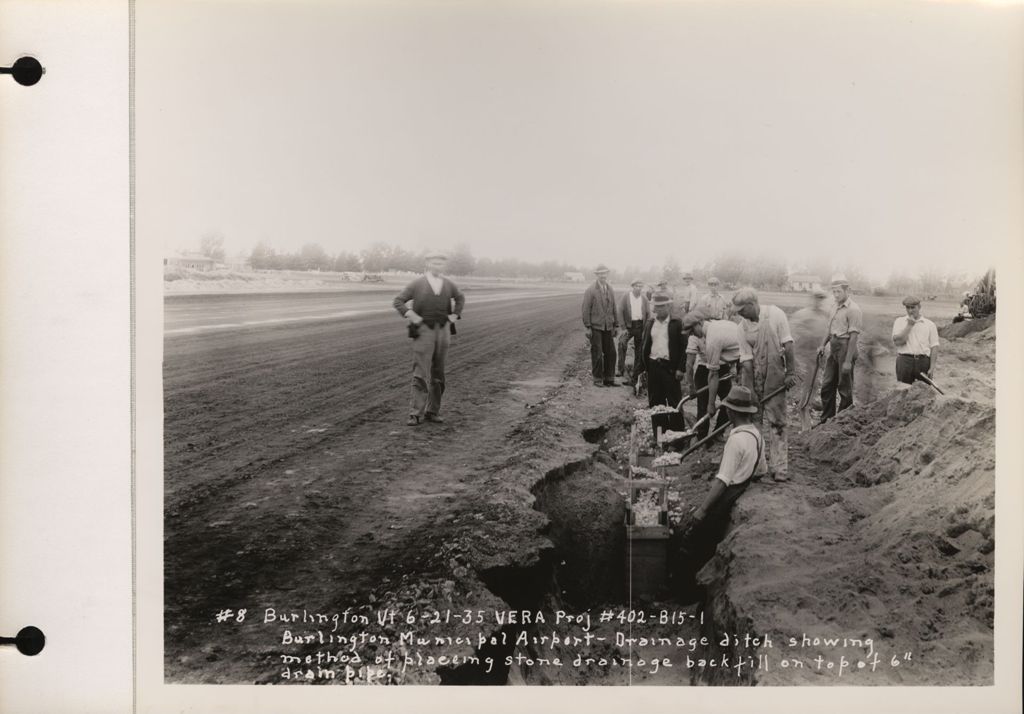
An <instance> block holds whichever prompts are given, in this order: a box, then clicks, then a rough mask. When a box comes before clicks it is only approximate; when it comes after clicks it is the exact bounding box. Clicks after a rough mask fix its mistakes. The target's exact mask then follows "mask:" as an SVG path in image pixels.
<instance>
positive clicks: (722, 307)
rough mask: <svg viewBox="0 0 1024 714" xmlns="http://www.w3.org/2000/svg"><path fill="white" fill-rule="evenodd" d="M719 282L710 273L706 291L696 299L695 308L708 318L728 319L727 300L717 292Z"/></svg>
mask: <svg viewBox="0 0 1024 714" xmlns="http://www.w3.org/2000/svg"><path fill="white" fill-rule="evenodd" d="M721 284H722V283H721V282H720V281H719V280H718V278H716V277H715V276H714V275H712V276H711V277H710V278H708V292H707V293H706V294H704V295H701V297H700V299H699V300H698V301H697V307H696V309H697V310H699V311H700V312H702V313H703V314H704V315H706V316H707V317H708V319H710V320H728V319H729V301H728V300H726V299H725V296H724V295H722V294H721V293H719V292H718V289H719V287H720V286H721Z"/></svg>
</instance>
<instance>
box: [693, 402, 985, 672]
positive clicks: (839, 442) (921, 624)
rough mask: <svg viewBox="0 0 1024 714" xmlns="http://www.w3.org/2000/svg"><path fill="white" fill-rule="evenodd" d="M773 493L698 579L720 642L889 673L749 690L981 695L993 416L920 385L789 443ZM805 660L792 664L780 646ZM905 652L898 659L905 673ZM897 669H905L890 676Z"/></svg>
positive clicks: (764, 488)
mask: <svg viewBox="0 0 1024 714" xmlns="http://www.w3.org/2000/svg"><path fill="white" fill-rule="evenodd" d="M790 470H791V475H792V476H793V479H794V480H793V481H792V482H791V483H789V484H785V485H774V484H772V485H761V484H756V485H755V486H754V487H752V488H751V490H750V491H748V493H747V494H746V495H745V496H744V497H743V498H741V499H740V501H739V502H738V503H737V505H736V508H735V510H734V524H735V526H734V529H733V531H732V532H731V533H730V535H729V536H728V537H727V538H726V540H725V541H724V542H723V545H722V546H721V547H720V549H719V556H718V557H717V558H715V559H714V560H712V561H711V563H709V564H708V567H707V568H705V569H704V571H702V573H701V577H702V579H703V580H704V581H705V582H707V583H708V585H709V593H710V603H709V610H710V612H711V613H712V619H713V620H714V621H715V622H716V624H717V625H718V628H719V629H720V630H721V629H725V630H728V631H739V632H741V633H742V632H743V631H752V632H768V633H770V634H771V636H772V639H773V645H774V647H773V649H771V650H768V649H763V650H761V652H762V653H763V654H767V655H769V656H770V657H773V658H774V660H775V661H778V659H779V658H781V657H784V656H787V655H792V656H798V657H801V658H804V659H805V660H806V659H807V658H809V657H810V658H813V657H815V656H817V655H818V654H821V655H822V656H823V657H825V658H826V660H827V659H837V658H838V657H839V656H840V655H841V654H844V655H845V656H846V657H847V658H848V659H851V660H852V661H854V662H856V661H857V660H863V659H864V658H865V656H866V655H867V650H866V649H865V648H863V647H859V646H858V647H850V648H845V649H844V648H841V647H840V648H826V647H821V648H818V647H815V646H814V645H813V644H812V645H809V646H806V647H805V646H803V644H802V643H803V639H802V638H803V636H804V635H808V636H810V638H811V639H812V640H813V638H814V637H826V636H833V637H850V638H859V639H861V640H864V641H866V639H867V638H870V639H871V640H872V641H873V649H874V651H876V652H878V653H879V654H880V655H881V656H882V659H883V660H884V662H885V665H884V666H879V667H878V668H877V670H876V671H875V672H873V673H868V672H861V673H854V674H852V675H850V674H849V671H848V672H847V674H848V676H847V677H846V678H843V679H840V678H837V677H836V676H835V673H834V672H828V671H825V670H823V671H816V670H815V669H813V668H804V669H792V668H790V669H781V668H778V667H776V668H773V669H769V670H768V671H767V672H765V671H758V672H756V673H754V681H756V682H757V683H761V684H792V683H814V684H897V683H899V684H936V685H937V684H991V682H992V675H993V669H992V668H993V652H992V644H993V639H992V628H993V595H994V583H993V570H992V568H993V550H994V541H993V526H994V506H995V499H994V476H995V409H994V407H993V406H992V404H991V403H985V402H978V401H973V400H967V399H963V398H960V397H957V396H939V395H938V394H937V393H936V392H934V391H933V390H931V389H930V388H929V387H926V386H924V385H923V384H921V383H918V384H915V385H914V386H913V387H911V388H909V389H902V390H896V391H893V392H890V393H889V394H887V395H886V396H884V397H882V398H880V399H878V400H877V401H875V402H873V403H871V404H868V405H864V406H858V407H854V408H852V409H849V410H847V411H845V412H843V413H841V414H840V415H839V416H838V417H837V418H836V419H834V420H832V421H830V422H828V423H827V424H825V425H823V426H821V427H818V428H816V429H814V430H812V431H810V432H807V433H806V434H802V435H799V436H796V437H795V438H791V441H790ZM790 637H793V638H796V640H797V641H799V642H800V643H801V645H800V646H799V647H798V648H796V649H794V650H788V649H787V648H786V647H785V645H784V644H783V643H786V642H788V641H789V638H790ZM905 653H911V657H910V659H909V660H905V659H902V658H903V657H904V655H905ZM892 656H897V657H898V658H900V659H901V666H898V667H894V666H891V664H889V661H890V658H891V657H892Z"/></svg>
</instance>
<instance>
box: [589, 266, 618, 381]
mask: <svg viewBox="0 0 1024 714" xmlns="http://www.w3.org/2000/svg"><path fill="white" fill-rule="evenodd" d="M594 275H595V276H596V277H597V280H595V281H594V283H593V284H592V285H590V286H588V287H587V290H586V292H584V293H583V327H584V330H585V333H586V335H587V340H589V341H590V367H591V372H592V374H593V377H594V386H596V387H614V386H615V384H616V382H615V336H616V335H617V334H618V331H619V318H618V311H617V310H616V309H615V292H614V291H613V290H612V286H611V285H609V284H608V268H607V266H605V265H604V264H601V265H598V266H597V267H596V268H595V269H594Z"/></svg>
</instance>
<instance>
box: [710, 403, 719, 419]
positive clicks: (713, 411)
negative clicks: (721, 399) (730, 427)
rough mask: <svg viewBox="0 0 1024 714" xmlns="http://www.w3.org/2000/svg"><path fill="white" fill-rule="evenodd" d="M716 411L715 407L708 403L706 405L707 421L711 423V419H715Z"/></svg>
mask: <svg viewBox="0 0 1024 714" xmlns="http://www.w3.org/2000/svg"><path fill="white" fill-rule="evenodd" d="M717 411H718V409H716V408H715V405H714V404H711V403H710V402H709V403H708V421H711V420H712V419H714V418H715V412H717Z"/></svg>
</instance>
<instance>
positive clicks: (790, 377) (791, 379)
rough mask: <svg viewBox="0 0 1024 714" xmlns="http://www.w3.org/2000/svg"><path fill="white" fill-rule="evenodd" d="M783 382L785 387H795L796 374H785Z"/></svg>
mask: <svg viewBox="0 0 1024 714" xmlns="http://www.w3.org/2000/svg"><path fill="white" fill-rule="evenodd" d="M785 384H786V389H792V388H793V387H795V386H796V375H795V374H787V375H786V381H785Z"/></svg>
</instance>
